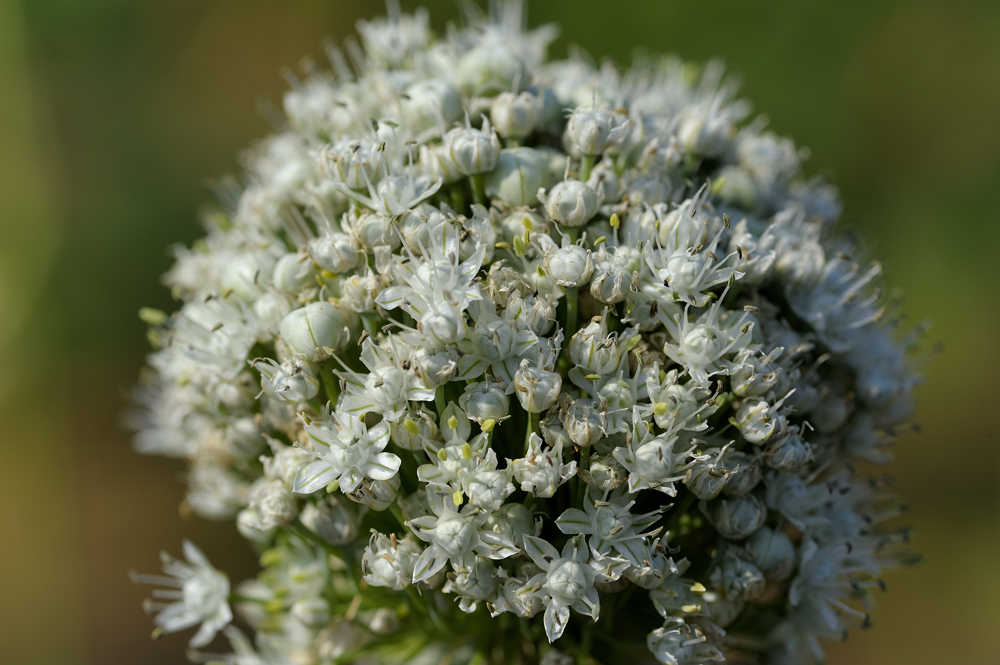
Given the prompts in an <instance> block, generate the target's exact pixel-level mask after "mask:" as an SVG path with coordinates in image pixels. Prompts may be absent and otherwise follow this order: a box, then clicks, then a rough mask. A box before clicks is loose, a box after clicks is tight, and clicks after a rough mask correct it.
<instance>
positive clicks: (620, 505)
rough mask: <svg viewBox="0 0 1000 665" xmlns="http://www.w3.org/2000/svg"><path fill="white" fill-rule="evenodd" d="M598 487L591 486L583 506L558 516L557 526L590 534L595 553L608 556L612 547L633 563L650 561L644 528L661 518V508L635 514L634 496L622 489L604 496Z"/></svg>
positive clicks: (563, 530)
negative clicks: (633, 512)
mask: <svg viewBox="0 0 1000 665" xmlns="http://www.w3.org/2000/svg"><path fill="white" fill-rule="evenodd" d="M598 496H600V494H599V493H597V492H595V490H590V491H588V492H587V495H586V496H585V497H584V500H583V510H580V509H578V508H567V509H566V510H564V511H563V513H562V515H560V516H559V517H558V518H556V526H558V527H559V530H560V531H562V532H563V533H568V534H574V535H575V534H585V535H588V536H590V539H589V541H590V548H591V549H592V550H593V552H594V556H597V557H608V556H610V555H611V553H612V550H614V552H615V553H617V555H618V556H619V557H622V558H625V559H626V560H628V562H629V563H630V564H632V565H633V566H639V565H641V564H642V562H643V561H648V560H649V558H650V556H651V554H650V551H649V548H648V547H647V545H646V536H647V535H649V534H646V533H642V531H643V529H646V528H647V527H650V526H652V525H653V524H655V523H656V522H657V520H659V519H660V511H653V512H651V513H646V514H644V515H633V514H632V512H631V510H630V509H631V508H632V506H634V505H635V499H632V498H631V497H630V496H629V495H627V494H625V493H623V492H621V491H620V490H619V491H616V492H614V493H613V494H612V495H611V496H610V497H605V498H602V499H599V498H597V497H598Z"/></svg>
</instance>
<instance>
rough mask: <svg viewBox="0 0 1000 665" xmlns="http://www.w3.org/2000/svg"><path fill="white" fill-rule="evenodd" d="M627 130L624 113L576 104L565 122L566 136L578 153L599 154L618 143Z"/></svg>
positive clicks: (626, 119)
mask: <svg viewBox="0 0 1000 665" xmlns="http://www.w3.org/2000/svg"><path fill="white" fill-rule="evenodd" d="M628 130H629V118H628V116H627V115H625V114H624V113H619V112H617V111H608V110H605V109H595V108H593V107H590V106H578V107H577V108H575V109H573V112H572V113H571V114H570V116H569V121H568V122H567V123H566V138H567V139H568V140H569V142H570V144H571V145H572V146H573V149H574V150H575V151H576V152H577V153H578V154H580V155H600V154H602V153H603V152H604V151H605V150H607V149H608V148H609V147H611V146H615V145H618V144H619V143H621V142H622V140H623V139H624V138H625V136H626V134H627V133H628Z"/></svg>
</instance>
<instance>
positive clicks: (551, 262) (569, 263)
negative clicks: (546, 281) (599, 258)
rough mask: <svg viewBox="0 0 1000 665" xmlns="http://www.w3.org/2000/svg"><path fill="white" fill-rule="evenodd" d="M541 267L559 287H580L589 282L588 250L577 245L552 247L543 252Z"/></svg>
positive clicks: (589, 262)
mask: <svg viewBox="0 0 1000 665" xmlns="http://www.w3.org/2000/svg"><path fill="white" fill-rule="evenodd" d="M543 266H544V267H545V272H546V273H548V274H549V276H550V277H551V278H552V279H553V280H554V281H555V283H556V284H558V285H559V286H568V287H571V288H572V287H578V286H582V285H584V284H586V283H587V282H588V281H590V272H591V269H592V264H591V260H590V250H589V249H584V248H583V247H580V246H579V245H567V246H566V247H553V248H551V249H549V251H547V252H545V258H544V260H543Z"/></svg>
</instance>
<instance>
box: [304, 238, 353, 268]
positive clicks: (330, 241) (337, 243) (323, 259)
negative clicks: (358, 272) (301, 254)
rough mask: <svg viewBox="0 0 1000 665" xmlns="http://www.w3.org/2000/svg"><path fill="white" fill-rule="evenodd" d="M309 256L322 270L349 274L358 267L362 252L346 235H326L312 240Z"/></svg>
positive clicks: (309, 245)
mask: <svg viewBox="0 0 1000 665" xmlns="http://www.w3.org/2000/svg"><path fill="white" fill-rule="evenodd" d="M306 247H307V248H308V250H309V256H310V257H312V260H313V261H315V262H316V265H318V266H319V267H320V268H323V269H324V270H329V271H330V272H333V273H338V274H344V273H348V272H350V271H352V270H354V268H355V267H356V266H357V265H358V260H359V257H360V250H359V249H358V247H357V245H356V244H355V243H354V241H353V240H351V237H350V236H348V235H347V234H346V233H339V232H336V231H333V232H329V233H325V234H323V235H321V236H320V237H318V238H313V239H312V240H310V241H309V242H308V243H307V244H306Z"/></svg>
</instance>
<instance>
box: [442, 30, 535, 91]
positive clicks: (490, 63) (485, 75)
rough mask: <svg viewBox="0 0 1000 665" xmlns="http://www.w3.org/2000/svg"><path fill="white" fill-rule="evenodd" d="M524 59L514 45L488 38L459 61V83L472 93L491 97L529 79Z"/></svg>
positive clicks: (457, 74)
mask: <svg viewBox="0 0 1000 665" xmlns="http://www.w3.org/2000/svg"><path fill="white" fill-rule="evenodd" d="M524 74H525V69H524V63H523V62H522V61H521V58H520V57H519V56H518V54H517V53H516V52H515V51H514V49H512V48H511V47H510V46H507V45H506V44H502V43H500V42H498V41H495V40H494V41H488V42H483V43H482V44H480V45H478V46H476V47H474V48H473V49H472V50H470V51H469V52H468V53H466V54H465V55H464V56H462V60H461V61H460V62H459V63H458V70H457V72H456V77H457V81H458V85H459V87H460V88H461V89H462V92H464V93H465V94H466V95H468V96H470V97H491V96H493V95H495V94H497V93H499V92H503V91H505V90H511V89H513V87H514V83H515V82H518V81H520V82H521V83H526V82H527V78H526V77H525V75H524Z"/></svg>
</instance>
